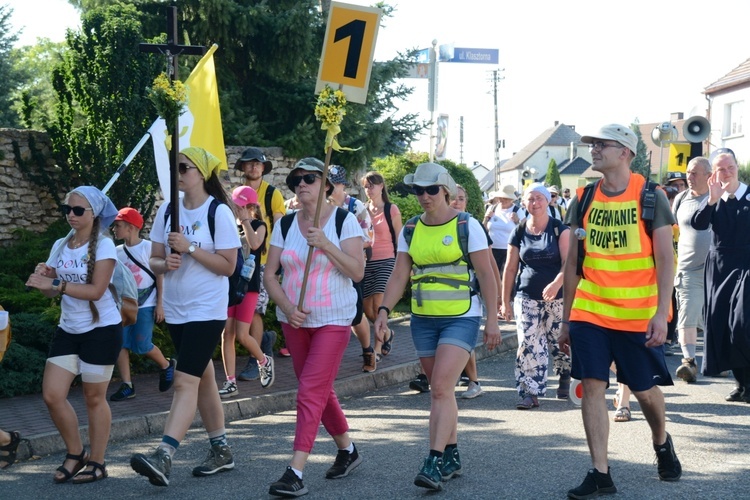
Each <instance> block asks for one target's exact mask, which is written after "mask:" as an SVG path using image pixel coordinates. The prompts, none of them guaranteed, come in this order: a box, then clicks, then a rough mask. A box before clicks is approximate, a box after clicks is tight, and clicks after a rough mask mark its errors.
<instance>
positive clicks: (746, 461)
mask: <svg viewBox="0 0 750 500" xmlns="http://www.w3.org/2000/svg"><path fill="white" fill-rule="evenodd" d="M402 338H403V337H402ZM668 363H669V365H670V367H671V368H672V369H673V370H674V368H676V367H677V364H678V363H679V358H678V357H672V358H668ZM479 370H480V376H481V379H482V381H483V383H484V387H485V394H484V395H483V396H481V397H479V398H477V399H474V400H459V408H460V416H459V447H460V450H461V453H462V459H463V462H464V468H465V474H464V476H463V477H461V478H458V479H454V480H452V481H451V482H449V483H448V484H447V485H446V489H445V491H444V492H443V493H439V494H438V495H439V497H440V498H461V499H463V498H472V499H475V498H476V499H484V498H486V499H496V498H513V499H516V498H521V499H526V498H529V499H532V498H533V499H536V498H564V497H565V492H566V491H567V490H568V489H569V488H571V487H574V486H576V485H577V484H578V483H579V482H580V481H581V480H582V478H583V476H584V475H585V473H586V470H587V469H588V467H589V463H590V462H589V457H588V450H587V447H586V443H585V440H584V433H583V427H582V424H581V417H580V410H578V409H577V408H575V407H574V406H573V404H572V403H570V402H567V401H558V400H555V399H551V398H549V397H548V398H543V399H541V403H542V406H541V408H539V409H536V410H531V411H518V410H516V409H515V401H516V394H515V390H514V388H513V385H514V384H513V353H512V350H511V351H508V352H504V353H501V354H497V355H494V356H491V357H488V358H485V359H484V360H482V361H480V363H479ZM550 385H551V387H552V388H553V389H554V387H555V386H556V381H555V380H553V381H552V382H551V384H550ZM731 387H732V380H730V379H721V378H716V379H701V380H700V381H699V382H698V383H697V384H692V385H686V384H684V383H682V382H678V383H677V385H675V386H674V387H669V388H666V389H665V391H664V392H665V395H666V399H667V411H668V415H667V418H668V431H669V432H670V433H671V434H672V436H673V437H674V442H675V447H676V450H677V453H678V455H679V457H680V459H681V461H682V464H683V468H684V475H683V478H682V480H681V481H679V482H677V483H663V482H661V481H659V480H658V478H657V475H656V466H655V465H654V453H653V450H652V447H651V444H650V433H649V430H648V426H647V425H646V422H645V421H644V419H643V415H642V414H641V413H640V411H639V409H638V406H637V403H634V404H633V405H632V407H633V417H634V418H633V421H632V422H628V423H612V424H611V427H610V429H611V436H610V457H611V467H612V475H613V478H614V480H615V484H616V485H617V487H618V490H619V492H620V493H619V496H620V497H621V498H638V499H641V498H653V499H657V498H658V499H661V498H666V497H668V498H680V499H683V498H686V499H692V498H696V499H697V498H700V499H705V498H709V499H737V498H750V490H748V488H747V480H748V478H750V452H748V450H747V441H748V436H750V405H748V404H738V403H734V404H728V403H724V402H723V397H724V395H725V394H726V393H728V392H729V390H731ZM460 390H462V389H457V391H460ZM553 393H554V391H552V392H551V394H553ZM608 393H609V397H610V399H611V395H612V394H613V393H614V388H611V389H610V390H609V391H608ZM342 406H343V407H344V409H345V411H346V414H347V416H348V418H349V423H350V426H351V435H352V437H353V439H354V441H355V443H356V444H357V446H358V448H359V449H360V452H361V454H362V455H363V457H364V462H363V463H362V465H361V466H360V467H359V468H358V469H357V470H356V471H354V472H353V473H352V474H351V475H350V476H349V477H348V478H344V479H340V480H326V479H324V478H323V476H324V474H325V471H326V470H327V468H328V467H329V466H330V464H331V463H332V461H333V457H334V456H335V451H336V450H335V448H334V446H333V443H332V442H331V440H330V439H329V438H328V437H327V436H326V435H325V433H324V431H322V429H321V434H320V436H319V437H318V440H317V442H316V447H315V450H314V451H313V455H312V456H311V458H310V461H309V463H308V466H307V468H306V470H305V477H304V481H305V485H306V486H307V487H308V488H309V490H310V494H309V495H308V496H307V498H311V499H320V498H322V499H334V498H357V499H370V498H372V499H385V498H407V499H408V498H424V497H433V496H438V495H434V494H432V493H429V492H427V491H426V490H423V489H421V488H417V487H416V486H413V484H412V480H413V478H414V476H415V474H416V473H417V471H418V469H419V466H420V465H421V461H422V458H423V457H424V455H425V454H426V452H427V445H428V435H427V433H428V428H427V419H428V410H429V396H428V395H426V394H415V393H414V392H413V391H410V390H409V389H408V386H407V383H406V382H405V381H404V382H400V383H398V384H396V385H392V386H389V387H385V388H383V389H379V390H378V389H375V390H368V391H367V392H363V393H362V394H359V395H353V396H347V397H344V398H342ZM611 414H612V412H610V415H611ZM293 432H294V412H293V411H280V412H276V413H272V414H267V415H261V416H258V417H255V418H246V419H238V420H235V421H233V422H231V423H230V424H229V425H228V433H229V439H230V444H231V445H232V447H233V449H234V453H235V460H236V463H237V467H236V469H235V470H233V471H231V472H227V473H222V474H219V475H217V476H215V477H209V478H193V477H192V476H191V475H190V470H191V469H192V467H193V466H195V465H196V464H197V463H199V462H200V461H201V460H202V458H203V457H204V455H205V452H206V448H207V439H206V437H205V434H204V432H202V431H200V430H192V431H190V433H189V435H188V437H187V439H186V440H185V441H184V443H183V445H182V446H181V447H180V449H179V451H178V454H177V455H176V457H175V462H174V467H173V472H172V477H171V485H170V486H169V487H168V488H158V487H155V486H151V485H150V484H149V483H148V481H147V480H146V479H145V478H142V477H140V476H137V475H136V474H135V473H134V472H133V471H132V470H131V469H130V467H129V466H128V459H129V457H130V455H131V454H132V453H134V452H142V451H145V450H148V449H149V448H150V447H151V446H153V445H155V444H156V442H157V441H158V437H156V436H151V437H139V438H137V439H131V440H124V441H120V442H116V443H113V444H112V445H111V446H110V447H109V450H108V453H107V457H108V469H109V473H110V478H109V479H107V480H105V481H101V482H98V483H95V484H90V485H79V486H76V485H72V484H64V485H54V484H52V481H51V480H50V478H51V475H52V472H53V470H54V469H55V468H56V467H57V466H58V465H59V464H60V463H61V460H62V453H55V454H52V455H51V456H47V457H43V458H39V459H36V460H29V461H25V462H21V463H17V464H15V465H14V466H13V467H12V468H11V469H9V470H6V471H0V498H4V499H8V498H13V499H26V498H35V499H37V498H38V499H53V498H54V499H58V498H76V499H100V498H170V499H171V498H179V499H207V498H221V499H222V500H224V499H253V498H269V496H268V494H267V492H268V485H269V483H271V482H273V481H275V480H276V479H278V477H279V476H280V475H281V474H282V472H283V470H284V468H285V466H286V464H287V461H288V460H289V457H290V453H291V443H292V439H293Z"/></svg>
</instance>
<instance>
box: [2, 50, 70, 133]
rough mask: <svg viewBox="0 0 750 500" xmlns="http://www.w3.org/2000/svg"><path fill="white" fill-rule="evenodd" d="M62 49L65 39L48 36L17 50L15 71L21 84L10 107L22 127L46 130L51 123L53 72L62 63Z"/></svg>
mask: <svg viewBox="0 0 750 500" xmlns="http://www.w3.org/2000/svg"><path fill="white" fill-rule="evenodd" d="M65 49H66V45H65V43H64V42H61V43H54V42H52V41H50V39H49V38H41V39H39V40H38V41H37V43H36V45H28V46H26V47H22V48H20V49H17V53H18V57H17V58H16V62H15V70H16V71H17V73H18V74H19V75H20V79H21V83H20V85H19V86H18V87H17V88H16V89H15V91H14V93H13V101H14V102H13V110H14V111H15V112H16V113H17V114H18V116H19V119H20V122H21V125H23V126H24V127H26V128H30V129H35V130H47V128H48V126H49V124H50V123H51V122H52V120H53V118H54V116H55V106H56V102H57V96H56V95H55V90H54V89H53V88H52V71H53V69H54V67H55V66H56V65H58V64H60V62H62V58H63V52H64V51H65Z"/></svg>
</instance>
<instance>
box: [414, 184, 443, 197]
mask: <svg viewBox="0 0 750 500" xmlns="http://www.w3.org/2000/svg"><path fill="white" fill-rule="evenodd" d="M411 190H412V192H413V193H414V194H415V195H417V196H422V195H423V194H424V193H425V192H427V194H429V195H430V196H435V195H436V194H438V193H439V192H440V186H427V187H422V186H412V187H411Z"/></svg>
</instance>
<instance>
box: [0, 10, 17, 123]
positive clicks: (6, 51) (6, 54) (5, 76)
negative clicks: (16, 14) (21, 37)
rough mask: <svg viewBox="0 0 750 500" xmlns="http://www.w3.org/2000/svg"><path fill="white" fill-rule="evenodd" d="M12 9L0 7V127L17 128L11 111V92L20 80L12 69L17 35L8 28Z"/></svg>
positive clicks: (15, 119) (15, 115)
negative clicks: (0, 83)
mask: <svg viewBox="0 0 750 500" xmlns="http://www.w3.org/2000/svg"><path fill="white" fill-rule="evenodd" d="M12 14H13V9H11V8H10V6H8V5H7V4H5V5H0V82H2V85H0V127H16V126H18V123H19V122H18V115H17V114H16V113H15V111H13V110H12V109H11V102H12V96H13V91H14V90H15V88H16V86H17V85H18V84H19V81H20V78H19V75H18V72H17V71H16V70H15V68H14V60H15V59H16V57H17V55H16V52H15V51H14V49H13V44H14V43H16V41H18V33H14V32H13V31H12V30H11V26H10V16H11V15H12Z"/></svg>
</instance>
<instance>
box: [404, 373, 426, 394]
mask: <svg viewBox="0 0 750 500" xmlns="http://www.w3.org/2000/svg"><path fill="white" fill-rule="evenodd" d="M409 389H411V390H412V391H417V392H430V383H429V382H428V381H427V375H425V374H424V373H420V374H419V375H417V378H415V379H414V380H412V381H411V382H409Z"/></svg>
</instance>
